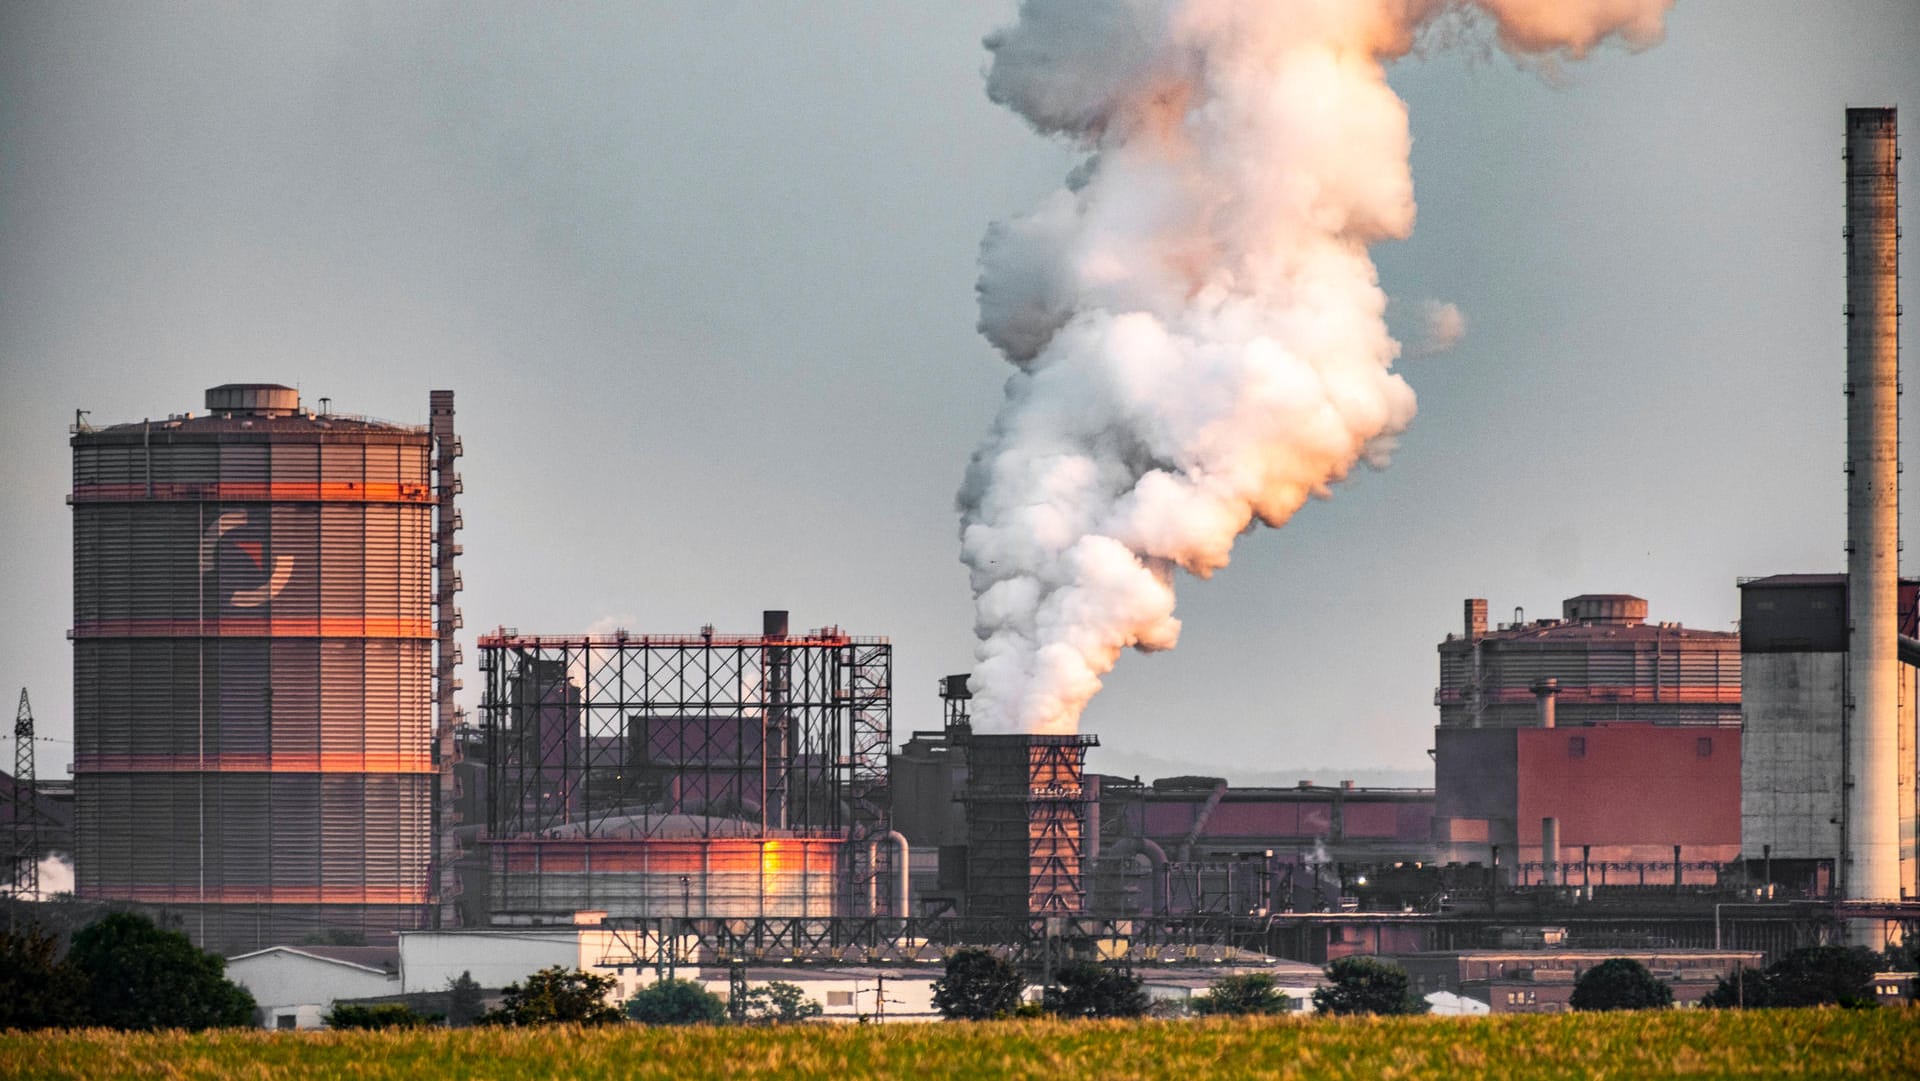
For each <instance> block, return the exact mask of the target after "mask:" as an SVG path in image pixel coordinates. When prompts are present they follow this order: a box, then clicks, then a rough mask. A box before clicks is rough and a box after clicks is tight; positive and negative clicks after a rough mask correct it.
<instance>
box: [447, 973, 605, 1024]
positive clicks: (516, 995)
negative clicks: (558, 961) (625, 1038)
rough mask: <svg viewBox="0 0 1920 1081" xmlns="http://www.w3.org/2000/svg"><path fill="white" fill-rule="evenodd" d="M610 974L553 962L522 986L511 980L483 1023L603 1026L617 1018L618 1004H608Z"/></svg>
mask: <svg viewBox="0 0 1920 1081" xmlns="http://www.w3.org/2000/svg"><path fill="white" fill-rule="evenodd" d="M614 983H615V981H614V979H613V977H611V976H600V975H596V974H594V973H591V972H582V971H581V970H579V969H577V968H564V967H561V966H559V965H555V966H554V967H552V968H543V969H541V970H540V971H538V972H536V973H534V974H533V975H531V976H528V977H527V982H526V985H525V986H522V985H520V984H517V983H510V984H508V985H507V986H506V988H505V989H504V990H503V991H502V993H501V999H500V1006H499V1008H497V1009H493V1010H489V1011H487V1013H485V1014H484V1015H482V1016H481V1018H480V1023H481V1024H483V1025H605V1024H612V1023H614V1022H617V1021H619V1020H620V1010H619V1008H618V1007H615V1006H612V1005H609V1004H608V1002H607V993H608V992H609V991H612V990H613V988H614Z"/></svg>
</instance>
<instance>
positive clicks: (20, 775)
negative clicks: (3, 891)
mask: <svg viewBox="0 0 1920 1081" xmlns="http://www.w3.org/2000/svg"><path fill="white" fill-rule="evenodd" d="M12 792H13V808H12V810H13V821H12V822H10V823H9V825H10V826H12V827H13V836H12V841H13V845H12V851H10V852H8V853H7V872H8V874H7V884H8V887H9V889H8V892H9V893H10V894H12V895H13V896H14V897H24V898H27V899H29V900H35V901H37V900H39V899H40V794H39V786H38V783H37V782H36V781H35V780H34V769H33V707H32V706H31V705H29V704H28V703H27V689H26V688H25V687H22V688H20V708H19V710H18V711H17V712H16V713H15V714H14V718H13V788H12Z"/></svg>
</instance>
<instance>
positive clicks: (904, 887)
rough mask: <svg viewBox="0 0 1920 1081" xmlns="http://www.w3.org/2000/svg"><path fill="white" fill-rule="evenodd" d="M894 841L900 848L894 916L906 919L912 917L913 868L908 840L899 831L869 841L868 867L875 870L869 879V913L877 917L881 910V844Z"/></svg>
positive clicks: (895, 875)
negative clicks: (909, 860)
mask: <svg viewBox="0 0 1920 1081" xmlns="http://www.w3.org/2000/svg"><path fill="white" fill-rule="evenodd" d="M881 841H892V842H893V843H894V845H895V846H896V847H897V848H899V850H900V851H899V866H898V867H897V868H895V870H894V901H893V905H894V907H893V914H894V915H895V916H898V917H900V918H901V919H903V920H904V919H906V918H907V917H908V916H910V915H912V914H913V913H912V911H911V909H912V907H913V894H912V885H913V883H912V867H911V865H910V864H909V863H908V862H907V857H908V856H909V855H910V854H911V853H910V852H909V850H908V848H907V839H906V837H905V836H904V835H902V834H901V833H900V831H898V830H888V831H887V832H885V833H883V834H881V835H880V836H878V837H872V838H869V839H868V840H867V867H868V868H870V869H873V872H874V873H873V876H872V877H871V878H869V879H867V911H869V912H872V913H874V914H876V915H878V914H879V908H880V872H879V870H878V868H879V866H880V842H881Z"/></svg>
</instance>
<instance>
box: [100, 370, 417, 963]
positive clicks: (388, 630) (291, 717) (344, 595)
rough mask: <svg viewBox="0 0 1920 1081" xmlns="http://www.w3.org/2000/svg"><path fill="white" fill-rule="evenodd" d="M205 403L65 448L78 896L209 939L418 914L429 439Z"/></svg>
mask: <svg viewBox="0 0 1920 1081" xmlns="http://www.w3.org/2000/svg"><path fill="white" fill-rule="evenodd" d="M206 404H207V410H208V412H207V414H206V415H203V416H194V415H193V414H191V413H189V414H184V415H181V416H176V417H172V418H169V419H167V420H164V421H142V422H139V423H133V424H120V425H115V426H112V427H106V428H98V429H95V428H89V427H82V426H76V430H75V433H74V437H73V440H72V445H73V455H74V483H73V495H72V497H71V502H72V505H73V540H74V624H73V634H72V637H73V649H74V729H75V736H74V741H75V757H74V774H75V792H76V801H77V822H76V836H75V872H76V893H78V894H79V896H80V897H82V898H84V899H87V900H95V901H108V902H112V901H126V902H135V903H140V904H143V905H147V906H151V907H157V908H161V909H164V910H166V913H167V914H168V915H171V916H177V917H179V918H180V921H181V923H182V925H183V927H184V929H185V930H186V931H187V932H188V933H189V934H191V935H193V936H194V937H195V938H196V940H198V941H199V942H200V943H201V944H202V945H205V946H209V947H212V948H216V949H228V950H231V949H238V948H243V947H252V946H257V945H266V944H271V943H275V942H299V941H303V940H307V939H309V938H311V937H312V936H315V935H323V936H332V937H345V938H347V939H349V940H351V939H359V938H365V939H375V940H377V939H378V938H380V937H383V936H386V935H390V934H391V933H392V932H393V931H395V930H398V929H402V928H413V927H419V926H423V925H425V924H426V923H428V922H429V921H430V919H431V913H430V909H429V908H428V905H429V904H430V902H431V901H432V899H433V889H432V880H431V871H432V844H433V840H432V826H433V806H434V803H433V801H434V790H435V787H436V785H437V780H438V779H437V776H436V773H437V766H436V763H435V756H434V753H433V739H434V715H433V708H434V700H435V696H434V673H435V656H434V651H435V645H436V641H437V637H438V633H437V629H436V626H435V620H434V581H433V571H434V554H435V545H434V539H435V537H434V512H435V507H436V503H437V498H436V492H435V489H434V487H433V486H432V477H431V471H430V469H429V462H428V455H429V452H430V443H431V442H432V439H431V435H430V433H429V431H428V430H427V429H426V428H425V427H405V426H400V425H396V424H390V423H386V422H383V421H378V420H372V419H369V418H364V417H347V416H341V415H332V414H325V413H322V414H313V413H308V412H304V411H302V409H301V407H300V402H299V396H298V394H297V393H296V392H295V391H293V390H291V389H289V388H286V387H282V386H275V385H267V384H242V385H229V386H222V387H216V388H214V389H212V390H209V391H208V392H207V398H206ZM448 404H449V406H450V401H449V403H448Z"/></svg>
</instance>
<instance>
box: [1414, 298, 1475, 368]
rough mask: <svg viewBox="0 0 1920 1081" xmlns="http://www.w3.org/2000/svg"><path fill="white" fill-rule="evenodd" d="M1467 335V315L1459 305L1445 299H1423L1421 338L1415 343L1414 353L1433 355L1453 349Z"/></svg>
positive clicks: (1421, 306)
mask: <svg viewBox="0 0 1920 1081" xmlns="http://www.w3.org/2000/svg"><path fill="white" fill-rule="evenodd" d="M1466 336H1467V316H1466V313H1465V312H1462V311H1461V310H1460V308H1459V306H1458V305H1455V304H1451V303H1449V302H1447V301H1444V300H1428V301H1423V302H1422V303H1421V305H1420V340H1419V341H1417V342H1415V343H1413V355H1414V356H1416V357H1432V356H1438V355H1440V354H1441V353H1444V352H1446V351H1447V350H1449V349H1452V348H1453V347H1454V346H1456V345H1459V344H1460V339H1462V338H1464V337H1466Z"/></svg>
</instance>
